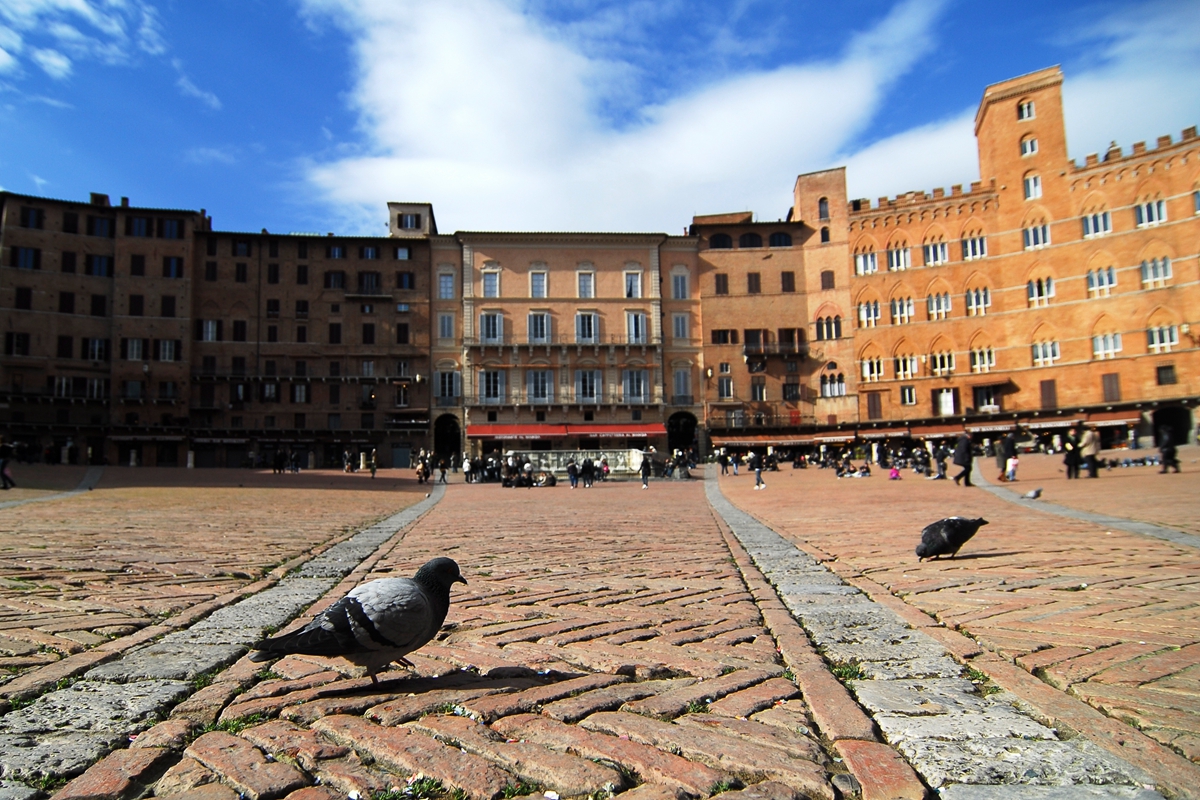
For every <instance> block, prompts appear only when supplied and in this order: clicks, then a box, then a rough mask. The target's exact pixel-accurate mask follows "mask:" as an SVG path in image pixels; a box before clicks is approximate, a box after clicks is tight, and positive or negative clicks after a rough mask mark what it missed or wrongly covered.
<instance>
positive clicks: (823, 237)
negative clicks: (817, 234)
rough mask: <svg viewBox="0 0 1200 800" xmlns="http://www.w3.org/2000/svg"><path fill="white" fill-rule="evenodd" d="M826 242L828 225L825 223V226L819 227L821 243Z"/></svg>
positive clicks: (827, 239)
mask: <svg viewBox="0 0 1200 800" xmlns="http://www.w3.org/2000/svg"><path fill="white" fill-rule="evenodd" d="M828 242H829V226H828V225H826V226H825V227H823V228H821V244H827V243H828Z"/></svg>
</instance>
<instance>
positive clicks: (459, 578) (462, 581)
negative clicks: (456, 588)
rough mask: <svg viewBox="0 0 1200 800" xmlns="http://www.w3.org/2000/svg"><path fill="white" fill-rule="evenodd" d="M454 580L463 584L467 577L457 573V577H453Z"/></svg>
mask: <svg viewBox="0 0 1200 800" xmlns="http://www.w3.org/2000/svg"><path fill="white" fill-rule="evenodd" d="M454 582H455V583H461V584H463V585H464V586H465V585H466V583H467V579H466V578H464V577H463V576H462V575H459V576H458V577H457V578H455V579H454Z"/></svg>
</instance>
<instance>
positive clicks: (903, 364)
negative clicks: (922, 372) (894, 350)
mask: <svg viewBox="0 0 1200 800" xmlns="http://www.w3.org/2000/svg"><path fill="white" fill-rule="evenodd" d="M895 361H896V379H897V380H907V379H909V378H915V377H917V370H918V367H917V357H916V356H914V355H902V356H896V359H895Z"/></svg>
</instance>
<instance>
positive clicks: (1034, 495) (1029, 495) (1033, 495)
mask: <svg viewBox="0 0 1200 800" xmlns="http://www.w3.org/2000/svg"><path fill="white" fill-rule="evenodd" d="M1021 496H1022V497H1024V498H1025V499H1026V500H1037V499H1038V498H1039V497H1041V496H1042V487H1040V486H1039V487H1038V488H1036V489H1034V490H1033V491H1031V492H1026V493H1025V494H1023V495H1021Z"/></svg>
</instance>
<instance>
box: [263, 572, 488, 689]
mask: <svg viewBox="0 0 1200 800" xmlns="http://www.w3.org/2000/svg"><path fill="white" fill-rule="evenodd" d="M466 582H467V581H466V579H465V578H463V576H462V573H460V572H459V570H458V564H456V563H455V562H454V561H453V560H452V559H449V558H435V559H433V560H432V561H430V562H428V563H426V564H425V565H424V566H423V567H421V568H420V569H419V570H417V574H416V575H414V576H413V577H412V578H381V579H379V580H375V581H370V582H369V583H364V584H363V585H362V586H358V587H355V589H354V590H353V591H351V592H350V593H349V594H348V595H346V596H345V597H343V598H342V599H341V600H338V601H337V602H336V603H334V604H333V605H331V606H330V607H329V608H327V609H325V610H324V611H322V612H321V613H320V614H318V615H317V617H316V618H315V619H313V621H312V622H310V623H308V624H307V625H305V626H304V627H303V628H301V629H300V630H298V631H293V632H292V633H287V634H284V635H283V636H277V637H275V638H273V639H263V640H262V641H259V642H255V643H254V645H253V648H254V650H255V651H257V652H254V653H251V654H250V660H251V661H268V660H270V659H272V658H278V657H279V656H284V655H288V654H290V653H303V654H305V655H312V656H340V657H342V658H344V659H346V660H347V661H349V662H351V663H352V664H357V665H358V666H362V667H366V668H367V675H368V676H370V678H371V681H372V682H373V683H378V682H379V681H378V679H377V678H376V677H375V673H376V672H378V671H379V670H381V669H382V668H383V667H385V666H387V665H388V664H391V663H392V662H393V661H395V662H398V663H400V664H403V665H404V666H406V667H411V666H412V664H411V663H410V662H409V661H408V660H407V659H405V658H404V656H406V655H407V654H409V653H411V652H413V651H414V650H416V649H417V648H419V647H422V646H424V645H425V644H426V643H428V642H429V641H430V640H431V639H433V637H434V636H435V635H436V634H437V632H438V630H439V629H440V628H441V627H442V623H443V622H444V621H445V619H446V613H447V612H448V611H449V610H450V587H451V586H452V585H453V584H455V583H466Z"/></svg>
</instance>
